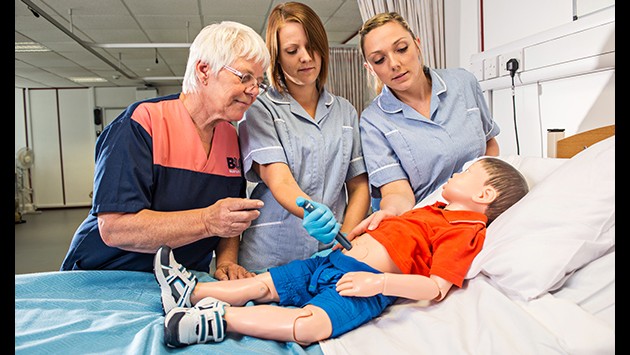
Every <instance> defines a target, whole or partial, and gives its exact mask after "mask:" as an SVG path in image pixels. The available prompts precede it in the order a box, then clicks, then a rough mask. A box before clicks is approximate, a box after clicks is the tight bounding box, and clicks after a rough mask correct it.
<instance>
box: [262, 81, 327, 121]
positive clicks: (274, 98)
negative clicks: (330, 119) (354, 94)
mask: <svg viewBox="0 0 630 355" xmlns="http://www.w3.org/2000/svg"><path fill="white" fill-rule="evenodd" d="M264 96H265V97H266V98H267V99H269V100H270V101H271V102H273V103H274V104H276V105H289V108H290V111H291V113H293V114H294V115H297V116H301V117H303V118H304V119H307V120H308V121H309V122H313V123H317V124H319V122H320V121H321V120H322V119H324V118H325V117H327V116H328V113H329V112H330V110H331V105H332V104H333V102H335V97H334V96H333V95H332V94H331V93H329V92H328V90H326V88H324V91H323V92H322V94H321V95H320V96H319V100H318V102H317V113H316V117H315V120H312V119H311V118H310V116H309V114H308V113H306V111H304V108H303V107H302V106H300V104H299V103H298V102H297V101H295V99H294V98H293V97H292V96H291V95H290V94H289V93H287V92H284V93H280V92H278V91H277V90H275V89H274V88H272V89H270V90H269V91H268V92H266V93H265V94H264Z"/></svg>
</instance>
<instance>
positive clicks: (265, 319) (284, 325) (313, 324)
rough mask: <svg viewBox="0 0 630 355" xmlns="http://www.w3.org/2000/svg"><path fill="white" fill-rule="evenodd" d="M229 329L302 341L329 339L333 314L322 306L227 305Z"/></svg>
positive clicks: (260, 336) (247, 333) (270, 337)
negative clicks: (329, 313) (330, 316)
mask: <svg viewBox="0 0 630 355" xmlns="http://www.w3.org/2000/svg"><path fill="white" fill-rule="evenodd" d="M223 317H224V319H225V321H226V323H227V328H226V330H227V332H234V333H238V334H243V335H250V336H255V337H258V338H263V339H271V340H277V341H294V342H297V343H299V344H302V345H308V344H311V343H313V342H316V341H319V340H323V339H327V338H328V337H330V334H332V323H331V322H330V318H329V317H328V315H327V314H326V312H324V310H322V309H321V308H319V307H316V306H312V305H306V306H305V307H304V308H285V307H278V306H272V305H256V306H251V307H225V315H224V316H223Z"/></svg>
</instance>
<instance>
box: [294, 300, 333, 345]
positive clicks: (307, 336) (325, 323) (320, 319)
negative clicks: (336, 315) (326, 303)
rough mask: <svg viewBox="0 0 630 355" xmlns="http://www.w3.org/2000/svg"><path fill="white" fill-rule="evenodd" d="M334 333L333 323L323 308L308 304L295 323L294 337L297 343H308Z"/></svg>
mask: <svg viewBox="0 0 630 355" xmlns="http://www.w3.org/2000/svg"><path fill="white" fill-rule="evenodd" d="M330 334H332V323H331V322H330V318H329V317H328V314H326V312H324V310H323V309H321V308H319V307H315V306H310V305H307V306H305V307H304V308H303V309H302V312H300V314H299V315H298V317H297V318H296V319H295V321H294V323H293V338H294V339H295V342H296V343H299V344H302V345H308V344H311V343H314V342H316V341H320V340H323V339H327V338H329V337H330Z"/></svg>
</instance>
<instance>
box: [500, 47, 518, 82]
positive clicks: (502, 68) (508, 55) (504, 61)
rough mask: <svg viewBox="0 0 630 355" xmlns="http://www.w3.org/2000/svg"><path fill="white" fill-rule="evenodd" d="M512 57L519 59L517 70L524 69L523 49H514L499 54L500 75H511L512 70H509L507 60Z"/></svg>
mask: <svg viewBox="0 0 630 355" xmlns="http://www.w3.org/2000/svg"><path fill="white" fill-rule="evenodd" d="M512 58H515V59H516V60H517V61H518V69H516V72H517V73H520V72H522V71H523V51H522V50H519V51H514V52H510V53H506V54H501V55H500V56H499V76H504V75H510V72H509V71H508V70H507V62H508V60H510V59H512Z"/></svg>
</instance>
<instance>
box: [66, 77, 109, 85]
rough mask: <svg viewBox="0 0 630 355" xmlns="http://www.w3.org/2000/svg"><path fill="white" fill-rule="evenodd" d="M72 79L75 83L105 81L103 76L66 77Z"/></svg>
mask: <svg viewBox="0 0 630 355" xmlns="http://www.w3.org/2000/svg"><path fill="white" fill-rule="evenodd" d="M68 79H70V80H72V81H74V82H75V83H80V84H82V83H104V82H107V80H105V79H103V78H99V77H74V78H68Z"/></svg>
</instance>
